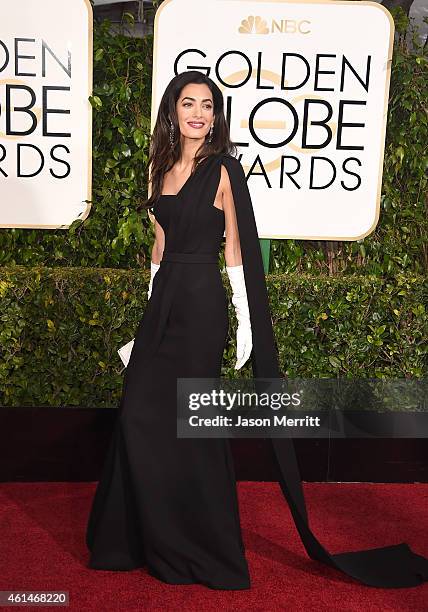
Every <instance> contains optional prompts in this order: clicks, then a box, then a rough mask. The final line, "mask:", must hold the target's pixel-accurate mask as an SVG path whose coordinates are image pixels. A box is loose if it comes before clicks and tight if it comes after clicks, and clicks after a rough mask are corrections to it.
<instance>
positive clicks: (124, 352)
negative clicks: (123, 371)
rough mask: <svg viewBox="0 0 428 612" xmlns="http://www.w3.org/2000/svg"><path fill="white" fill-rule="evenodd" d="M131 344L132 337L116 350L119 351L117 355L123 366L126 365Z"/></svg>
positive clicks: (130, 351)
mask: <svg viewBox="0 0 428 612" xmlns="http://www.w3.org/2000/svg"><path fill="white" fill-rule="evenodd" d="M133 346H134V338H132V340H130V341H129V342H128V343H127V344H124V345H123V346H121V347H120V349H118V351H117V352H118V353H119V357H120V358H121V360H122V361H123V365H124V366H125V368H126V366H127V365H128V361H129V358H130V357H131V353H132V347H133Z"/></svg>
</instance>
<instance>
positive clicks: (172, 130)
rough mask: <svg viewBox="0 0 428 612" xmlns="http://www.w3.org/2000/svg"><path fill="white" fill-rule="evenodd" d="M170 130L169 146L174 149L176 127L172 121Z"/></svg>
mask: <svg viewBox="0 0 428 612" xmlns="http://www.w3.org/2000/svg"><path fill="white" fill-rule="evenodd" d="M170 124H171V125H170V128H169V144H170V147H171V149H172V147H173V146H174V125H173V123H172V121H171V120H170Z"/></svg>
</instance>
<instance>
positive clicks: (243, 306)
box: [226, 264, 253, 370]
mask: <svg viewBox="0 0 428 612" xmlns="http://www.w3.org/2000/svg"><path fill="white" fill-rule="evenodd" d="M226 272H227V275H228V277H229V281H230V286H231V288H232V304H233V305H234V307H235V312H236V318H237V320H238V329H237V332H236V356H237V361H236V364H235V370H239V368H241V367H242V366H243V365H244V363H245V362H246V361H247V359H248V358H249V356H250V354H251V351H252V348H253V336H252V332H251V322H250V309H249V306H248V299H247V290H246V287H245V278H244V266H243V265H242V264H241V265H240V266H226Z"/></svg>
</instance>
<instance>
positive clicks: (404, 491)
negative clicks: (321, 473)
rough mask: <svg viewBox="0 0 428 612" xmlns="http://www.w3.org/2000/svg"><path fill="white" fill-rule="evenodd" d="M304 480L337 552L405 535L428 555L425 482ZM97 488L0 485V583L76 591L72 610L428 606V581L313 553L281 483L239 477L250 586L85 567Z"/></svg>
mask: <svg viewBox="0 0 428 612" xmlns="http://www.w3.org/2000/svg"><path fill="white" fill-rule="evenodd" d="M304 489H305V496H306V502H307V506H308V512H309V518H310V524H311V526H312V527H313V529H314V532H315V534H316V535H318V536H319V538H320V539H321V541H322V543H323V544H325V545H326V546H327V548H328V549H329V550H330V551H331V552H332V553H335V552H339V551H340V552H342V551H348V550H355V549H362V548H373V547H376V546H382V545H387V544H388V545H389V544H398V543H400V542H402V541H405V542H407V543H408V544H409V545H410V546H411V547H412V548H413V550H414V551H415V552H417V553H419V554H421V555H424V556H428V529H427V527H428V519H427V510H428V484H410V485H409V484H360V483H358V484H354V483H345V484H333V483H328V484H324V483H305V484H304ZM94 490H95V484H94V483H61V482H60V483H10V484H9V483H8V484H0V527H1V530H0V534H1V540H2V541H1V548H0V551H1V552H0V559H1V567H0V590H27V591H28V590H64V591H69V595H70V606H69V607H68V609H71V610H79V611H82V612H83V611H84V612H90V611H92V610H94V611H97V612H101V611H109V612H110V611H113V610H127V611H128V610H129V611H133V610H159V611H161V610H162V611H163V610H182V609H184V610H186V611H192V610H198V612H199V611H200V610H203V611H204V612H206V611H207V610H216V611H218V610H220V609H223V610H230V611H233V610H260V611H261V610H263V611H264V610H269V611H271V610H272V611H274V610H285V609H287V610H317V611H324V610H329V611H331V610H341V611H346V612H351V611H354V610H364V611H366V610H381V611H389V610H397V611H398V610H400V611H405V610H409V611H412V612H418V611H421V612H422V611H426V610H427V609H428V604H427V602H428V583H426V584H424V585H421V586H418V587H414V588H409V589H391V590H390V589H376V588H373V587H366V586H364V585H360V584H358V583H356V582H355V581H354V580H352V579H351V578H348V577H347V576H345V575H342V574H341V573H340V572H337V571H335V570H333V569H330V568H328V567H327V566H323V565H321V564H320V563H318V562H316V561H312V560H311V559H308V558H307V556H306V552H305V550H304V548H303V546H302V544H301V542H300V538H299V536H298V534H297V532H296V530H295V527H294V523H293V521H292V519H291V515H290V512H289V510H288V506H287V504H286V503H285V502H284V500H283V498H282V494H281V492H280V489H279V486H278V485H277V483H253V482H240V483H238V491H239V502H240V512H241V522H242V527H243V535H244V541H245V546H246V555H247V559H248V562H249V568H250V575H251V580H252V588H251V589H250V590H248V591H214V590H211V589H208V588H206V587H204V586H200V585H187V586H172V585H167V584H164V583H162V582H160V581H158V580H156V579H155V578H152V577H151V576H148V575H147V574H146V572H145V570H144V569H143V570H134V571H132V572H107V571H100V570H90V569H87V568H86V567H85V565H86V561H87V558H88V553H87V550H86V547H85V543H84V534H85V526H86V518H87V514H88V511H89V506H90V503H91V499H92V496H93V493H94ZM14 608H15V609H17V610H21V609H22V610H25V609H27V610H28V607H27V608H24V607H22V606H19V607H18V606H16V607H14Z"/></svg>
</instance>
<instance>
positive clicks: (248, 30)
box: [238, 15, 269, 34]
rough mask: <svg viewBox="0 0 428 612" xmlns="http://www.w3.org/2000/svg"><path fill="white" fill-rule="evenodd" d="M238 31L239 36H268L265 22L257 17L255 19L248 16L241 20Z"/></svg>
mask: <svg viewBox="0 0 428 612" xmlns="http://www.w3.org/2000/svg"><path fill="white" fill-rule="evenodd" d="M238 31H239V32H240V33H241V34H253V33H254V34H269V28H268V27H267V23H266V20H265V19H262V18H261V17H259V16H258V15H257V16H256V17H254V16H253V15H249V16H248V17H247V18H246V19H243V20H242V21H241V25H240V26H239V29H238Z"/></svg>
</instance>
